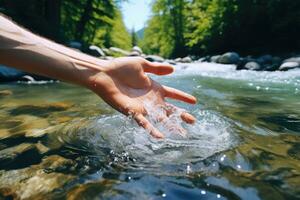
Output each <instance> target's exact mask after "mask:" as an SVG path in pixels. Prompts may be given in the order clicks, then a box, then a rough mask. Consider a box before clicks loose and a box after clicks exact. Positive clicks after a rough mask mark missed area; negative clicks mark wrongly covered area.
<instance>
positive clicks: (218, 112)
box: [0, 63, 300, 200]
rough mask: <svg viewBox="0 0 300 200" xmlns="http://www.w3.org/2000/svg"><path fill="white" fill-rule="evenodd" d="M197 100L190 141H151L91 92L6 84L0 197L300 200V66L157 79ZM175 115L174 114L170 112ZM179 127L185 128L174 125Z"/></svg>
mask: <svg viewBox="0 0 300 200" xmlns="http://www.w3.org/2000/svg"><path fill="white" fill-rule="evenodd" d="M153 78H154V79H156V80H158V81H160V82H161V83H163V84H166V85H168V86H171V87H176V88H178V89H181V90H184V91H186V92H188V93H191V94H193V95H194V96H196V97H197V98H198V103H197V105H186V104H183V103H180V102H176V101H170V102H172V103H175V104H176V105H177V106H181V107H183V108H184V109H186V110H187V111H189V112H191V113H192V114H193V115H195V116H196V117H197V123H196V124H195V125H184V124H183V126H184V128H185V129H186V130H187V136H186V137H182V136H180V135H178V134H174V133H172V132H170V131H169V130H168V129H166V128H165V127H164V125H162V124H158V125H157V126H158V127H159V128H160V129H161V130H162V131H164V133H165V134H166V135H167V138H166V139H165V140H156V139H153V138H151V137H150V136H149V135H148V134H147V133H146V132H145V131H144V130H143V129H141V128H139V127H138V126H137V125H136V124H135V122H134V121H132V120H131V119H130V118H127V117H124V116H122V115H121V114H119V113H118V112H116V111H114V110H113V109H111V108H110V107H109V106H107V105H106V104H105V103H104V102H103V101H102V100H101V99H99V98H98V97H97V96H96V95H94V94H93V93H91V92H89V91H88V90H85V89H82V88H79V87H76V86H72V85H68V84H64V83H56V82H55V83H46V84H24V83H15V84H2V85H0V91H3V90H9V91H11V93H12V94H6V95H0V108H1V109H0V119H1V124H0V161H1V162H0V199H3V198H4V197H7V198H22V199H29V198H39V199H66V198H68V199H172V200H173V199H251V200H252V199H272V200H273V199H297V198H300V189H299V188H300V153H299V152H300V135H299V134H300V102H299V97H300V70H292V71H288V72H252V71H236V70H234V66H230V65H227V66H226V65H217V64H208V63H195V64H184V65H183V64H182V65H178V66H176V72H175V73H174V74H173V75H170V76H166V77H153ZM174 117H175V118H176V116H174ZM176 123H179V122H177V121H176Z"/></svg>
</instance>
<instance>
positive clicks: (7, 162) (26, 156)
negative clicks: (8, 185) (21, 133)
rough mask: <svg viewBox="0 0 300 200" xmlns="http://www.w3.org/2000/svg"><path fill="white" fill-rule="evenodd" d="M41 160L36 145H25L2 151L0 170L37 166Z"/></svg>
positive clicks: (0, 152)
mask: <svg viewBox="0 0 300 200" xmlns="http://www.w3.org/2000/svg"><path fill="white" fill-rule="evenodd" d="M40 158H41V155H40V152H39V150H38V148H37V146H36V145H34V144H27V143H23V144H20V145H17V146H14V147H10V148H6V149H3V150H1V151H0V169H6V168H7V167H9V168H10V169H15V168H22V167H24V166H27V165H30V164H35V163H36V162H38V161H39V160H40Z"/></svg>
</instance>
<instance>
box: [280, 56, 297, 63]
mask: <svg viewBox="0 0 300 200" xmlns="http://www.w3.org/2000/svg"><path fill="white" fill-rule="evenodd" d="M286 62H296V63H300V57H292V58H288V59H286V60H284V61H283V63H286Z"/></svg>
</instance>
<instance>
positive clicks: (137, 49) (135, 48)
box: [131, 46, 143, 55]
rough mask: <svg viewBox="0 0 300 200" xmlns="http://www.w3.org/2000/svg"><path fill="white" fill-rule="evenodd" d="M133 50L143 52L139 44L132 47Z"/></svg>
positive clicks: (140, 53)
mask: <svg viewBox="0 0 300 200" xmlns="http://www.w3.org/2000/svg"><path fill="white" fill-rule="evenodd" d="M131 51H132V52H137V53H138V54H139V55H142V54H143V50H142V49H141V48H140V47H138V46H134V47H132V49H131Z"/></svg>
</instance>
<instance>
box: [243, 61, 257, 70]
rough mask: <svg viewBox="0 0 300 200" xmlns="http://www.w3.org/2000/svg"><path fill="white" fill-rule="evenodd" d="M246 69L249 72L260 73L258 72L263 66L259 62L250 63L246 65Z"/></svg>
mask: <svg viewBox="0 0 300 200" xmlns="http://www.w3.org/2000/svg"><path fill="white" fill-rule="evenodd" d="M244 68H245V69H247V70H255V71H258V70H261V65H260V64H259V63H257V62H248V63H246V64H245V66H244Z"/></svg>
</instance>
